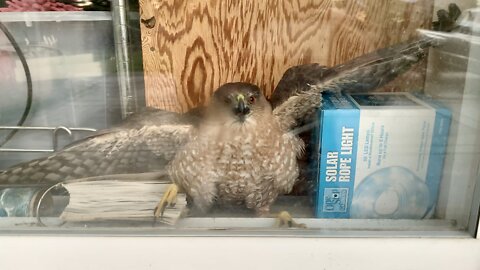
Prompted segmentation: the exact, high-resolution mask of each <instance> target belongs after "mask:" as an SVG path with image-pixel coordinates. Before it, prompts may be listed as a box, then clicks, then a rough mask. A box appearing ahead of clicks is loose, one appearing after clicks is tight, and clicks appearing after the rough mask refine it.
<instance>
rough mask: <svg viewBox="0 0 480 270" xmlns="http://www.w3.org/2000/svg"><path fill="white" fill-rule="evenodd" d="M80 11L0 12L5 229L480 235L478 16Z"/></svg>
mask: <svg viewBox="0 0 480 270" xmlns="http://www.w3.org/2000/svg"><path fill="white" fill-rule="evenodd" d="M82 3H83V2H71V3H70V2H62V3H60V2H55V1H53V0H50V1H43V2H42V1H38V3H37V2H35V3H34V2H28V1H23V0H16V1H11V2H10V1H6V2H5V3H3V2H1V1H0V23H1V24H0V26H1V30H2V31H1V32H0V91H2V94H3V95H2V96H3V98H2V99H0V104H1V105H0V170H2V172H0V231H1V232H2V233H26V232H33V233H54V234H55V233H59V232H73V233H83V232H91V233H102V234H111V233H114V234H116V233H134V234H152V235H158V234H160V235H163V234H166V235H176V234H180V235H185V234H189V235H205V234H208V235H220V234H223V235H225V234H226V235H247V236H248V235H288V236H290V235H296V236H327V237H328V236H335V237H337V236H419V235H420V236H438V237H452V236H453V237H471V236H472V235H474V230H475V228H476V227H477V224H478V211H479V209H480V206H479V203H480V195H479V194H480V191H479V187H478V185H477V184H478V181H479V180H478V179H479V171H478V170H479V157H480V155H479V153H480V152H479V150H480V143H479V142H480V140H479V136H478V134H480V132H479V123H480V107H479V106H478V104H479V102H480V100H479V97H480V94H479V90H478V89H480V82H479V79H478V78H479V70H480V68H479V67H478V60H479V59H480V50H479V44H478V18H479V17H478V8H476V3H474V2H473V1H454V3H446V2H444V1H433V0H432V1H424V2H422V3H418V2H410V1H390V2H387V1H350V2H349V1H333V2H331V1H322V0H319V1H290V0H282V1H264V2H262V3H250V1H237V2H235V3H230V4H229V5H226V4H222V3H223V2H222V3H217V2H216V1H192V2H188V3H183V2H175V3H170V2H161V3H157V4H155V3H154V4H152V3H150V2H142V1H141V2H140V3H138V2H124V1H112V2H103V1H97V2H88V3H90V4H88V3H87V2H85V3H83V4H85V6H82V5H83V4H82ZM87 4H88V5H87ZM50 6H52V8H50ZM57 9H61V11H58V10H57ZM139 10H141V12H139ZM217 90H218V91H217ZM172 183H173V185H172Z"/></svg>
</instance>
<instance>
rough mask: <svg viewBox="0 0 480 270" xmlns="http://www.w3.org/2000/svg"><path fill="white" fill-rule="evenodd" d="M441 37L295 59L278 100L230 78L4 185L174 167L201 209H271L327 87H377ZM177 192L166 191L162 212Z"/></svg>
mask: <svg viewBox="0 0 480 270" xmlns="http://www.w3.org/2000/svg"><path fill="white" fill-rule="evenodd" d="M434 43H435V41H434V40H433V39H432V38H421V39H419V40H417V41H414V42H410V43H405V44H399V45H395V46H392V47H389V48H385V49H382V50H378V51H376V52H373V53H370V54H367V55H364V56H361V57H359V58H356V59H354V60H352V61H349V62H347V63H345V64H342V65H339V66H336V67H333V68H327V67H324V66H321V65H318V64H308V65H302V66H297V67H293V68H291V69H289V70H287V71H286V73H285V74H284V76H283V77H282V79H281V80H280V82H279V84H278V85H277V87H276V90H275V91H274V93H273V95H272V97H271V98H270V100H267V98H266V97H265V96H263V95H262V91H261V89H259V88H258V87H257V86H255V85H252V84H248V83H242V82H237V83H228V84H225V85H223V86H221V87H220V88H219V89H218V90H217V91H215V93H214V95H213V98H212V99H211V103H210V104H209V105H208V106H207V107H206V108H198V109H194V110H192V111H190V112H188V113H185V114H178V113H173V112H166V111H162V110H155V109H149V110H147V111H145V112H143V113H140V114H138V115H135V116H133V117H131V118H130V119H127V121H126V122H125V123H123V124H121V125H120V126H118V127H115V128H112V129H109V130H103V131H100V132H98V133H97V134H94V135H92V136H90V137H87V138H85V139H83V140H81V141H78V142H76V143H74V144H73V145H70V146H68V147H67V148H65V149H63V150H62V151H59V152H57V153H54V154H52V155H51V156H48V157H45V158H41V159H37V160H33V161H29V162H25V163H22V164H19V165H17V166H14V167H12V168H9V169H7V170H5V171H3V172H1V173H0V184H2V185H4V184H8V185H13V184H50V185H51V184H55V183H58V182H61V181H65V180H69V179H76V178H85V177H90V176H97V175H108V174H125V173H140V172H149V171H161V170H166V171H167V172H168V175H169V176H170V178H171V180H172V181H173V182H174V183H175V184H176V185H177V186H179V187H180V188H182V189H183V190H185V191H186V193H187V195H189V196H190V197H191V199H192V202H193V205H194V206H193V207H194V208H197V209H199V210H201V211H208V209H209V208H210V207H211V206H212V205H213V204H214V203H219V204H230V203H233V204H236V203H241V204H244V205H245V206H246V207H247V208H251V209H253V210H255V211H256V213H257V214H258V215H266V214H268V212H269V209H270V206H271V205H272V203H273V202H274V201H275V199H276V197H277V196H278V195H280V194H284V193H288V192H289V191H290V190H291V189H292V186H293V185H294V183H295V181H296V180H297V178H298V174H299V169H298V165H297V158H298V157H299V156H300V155H301V154H302V149H303V143H302V141H301V140H300V139H299V137H298V134H297V133H298V132H296V130H297V128H298V127H300V126H302V125H303V124H305V123H307V122H308V121H309V119H310V116H311V115H312V114H313V113H314V112H315V111H316V110H317V109H318V108H319V107H320V106H321V104H322V102H321V101H322V93H323V92H324V91H338V92H339V91H368V90H370V89H375V88H377V87H379V86H381V85H383V84H385V83H387V82H389V81H391V80H392V79H393V78H395V77H396V76H397V75H399V74H401V73H403V72H404V71H406V70H408V69H409V67H411V66H412V65H413V64H415V63H417V62H419V61H420V60H421V59H422V58H423V57H424V56H425V54H426V50H427V49H428V48H429V47H430V46H431V45H432V44H434ZM177 188H178V187H177ZM175 190H176V188H174V187H173V188H172V190H170V191H171V192H168V193H167V195H174V193H175ZM173 197H174V196H165V198H163V199H162V201H161V202H160V203H159V208H158V209H157V211H156V213H155V215H157V216H158V215H161V212H162V209H163V208H164V207H165V206H166V205H167V204H169V203H172V202H173Z"/></svg>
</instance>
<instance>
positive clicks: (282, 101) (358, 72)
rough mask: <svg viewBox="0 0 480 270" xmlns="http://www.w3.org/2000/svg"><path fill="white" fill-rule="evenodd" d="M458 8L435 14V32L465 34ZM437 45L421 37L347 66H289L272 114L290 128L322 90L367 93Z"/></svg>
mask: <svg viewBox="0 0 480 270" xmlns="http://www.w3.org/2000/svg"><path fill="white" fill-rule="evenodd" d="M461 13H462V12H461V11H460V8H459V7H458V6H457V5H456V4H454V3H452V4H450V5H449V6H448V11H446V10H443V9H442V10H439V11H438V12H437V17H438V21H435V22H433V27H434V30H435V31H442V32H450V31H467V29H464V28H462V27H460V26H459V25H458V24H457V23H456V21H457V19H458V18H459V17H460V14H461ZM440 42H441V40H440V39H439V38H436V37H434V36H430V37H428V36H424V37H420V38H419V39H417V40H415V41H412V42H407V43H403V44H398V45H394V46H391V47H388V48H384V49H380V50H377V51H375V52H372V53H370V54H366V55H363V56H360V57H358V58H355V59H353V60H351V61H348V62H347V63H344V64H341V65H338V66H335V67H332V68H327V67H325V66H320V65H318V64H308V65H302V66H296V67H292V68H290V69H289V70H287V71H286V72H285V74H284V75H283V77H282V79H281V80H280V82H279V83H278V85H277V87H276V88H275V90H274V92H273V94H272V96H271V99H270V101H271V104H272V107H273V108H274V111H273V113H274V115H275V116H276V117H278V118H279V121H280V123H282V124H283V125H284V127H285V128H286V129H293V128H295V127H297V126H299V125H301V124H303V122H305V120H306V119H308V117H309V116H310V115H311V114H312V113H313V112H314V111H315V110H317V109H318V108H319V107H320V106H321V102H322V93H323V92H325V91H335V92H341V91H350V92H367V91H369V90H373V89H376V88H378V87H380V86H382V85H384V84H386V83H388V82H390V81H391V80H393V79H394V78H396V77H397V76H398V75H400V74H402V73H404V72H405V71H407V70H408V69H409V68H410V67H412V66H413V65H414V64H416V63H418V62H419V61H421V60H422V59H423V58H424V57H425V55H426V52H427V50H428V48H429V47H431V46H432V45H437V44H439V43H440Z"/></svg>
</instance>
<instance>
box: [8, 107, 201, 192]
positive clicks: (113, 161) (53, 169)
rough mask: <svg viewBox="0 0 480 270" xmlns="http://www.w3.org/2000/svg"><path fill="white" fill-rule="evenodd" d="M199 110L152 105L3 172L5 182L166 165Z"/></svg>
mask: <svg viewBox="0 0 480 270" xmlns="http://www.w3.org/2000/svg"><path fill="white" fill-rule="evenodd" d="M197 118H198V117H197V115H196V114H195V113H188V114H177V113H172V112H166V111H162V110H156V109H148V110H147V111H145V112H142V113H139V114H137V115H134V116H132V117H131V118H129V119H127V121H125V122H124V123H122V124H121V125H120V126H118V127H115V128H112V129H108V130H103V131H100V132H99V133H97V134H94V135H92V136H89V137H87V138H84V139H82V140H80V141H77V142H75V143H74V144H72V145H69V146H67V147H66V148H65V149H63V150H62V151H60V152H57V153H54V154H52V155H50V156H48V157H44V158H40V159H36V160H33V161H29V162H25V163H21V164H19V165H16V166H14V167H11V168H9V169H7V170H5V171H3V172H1V173H0V185H3V184H38V183H40V184H44V183H45V184H52V183H57V182H60V181H64V180H68V179H77V178H84V177H90V176H99V175H109V174H125V173H140V172H153V171H161V170H162V169H164V167H165V165H166V164H167V163H168V162H169V161H170V160H171V159H172V158H173V157H174V155H175V153H176V151H177V149H178V148H179V147H181V146H182V145H183V144H184V143H185V142H186V140H187V138H188V136H189V133H190V132H191V131H192V129H193V127H194V125H195V124H196V122H197Z"/></svg>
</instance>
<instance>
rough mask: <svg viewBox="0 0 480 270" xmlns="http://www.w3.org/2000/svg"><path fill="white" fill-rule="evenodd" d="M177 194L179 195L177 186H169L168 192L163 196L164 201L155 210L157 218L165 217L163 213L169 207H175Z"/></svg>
mask: <svg viewBox="0 0 480 270" xmlns="http://www.w3.org/2000/svg"><path fill="white" fill-rule="evenodd" d="M177 193H178V186H177V185H175V184H171V185H170V186H168V188H167V190H166V191H165V193H164V194H163V197H162V199H161V200H160V202H158V204H157V207H155V210H154V216H155V217H161V216H163V212H164V211H165V209H166V208H167V207H169V206H170V207H171V206H175V203H176V202H177Z"/></svg>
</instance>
